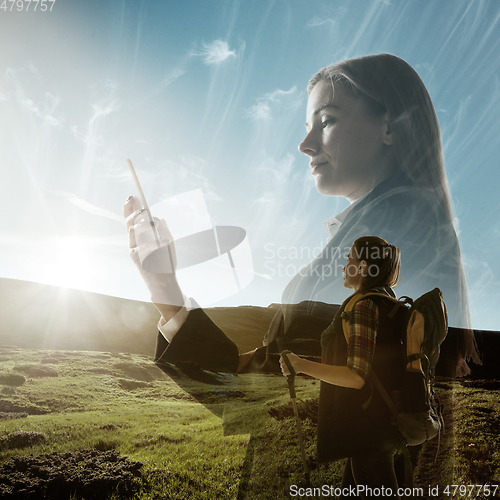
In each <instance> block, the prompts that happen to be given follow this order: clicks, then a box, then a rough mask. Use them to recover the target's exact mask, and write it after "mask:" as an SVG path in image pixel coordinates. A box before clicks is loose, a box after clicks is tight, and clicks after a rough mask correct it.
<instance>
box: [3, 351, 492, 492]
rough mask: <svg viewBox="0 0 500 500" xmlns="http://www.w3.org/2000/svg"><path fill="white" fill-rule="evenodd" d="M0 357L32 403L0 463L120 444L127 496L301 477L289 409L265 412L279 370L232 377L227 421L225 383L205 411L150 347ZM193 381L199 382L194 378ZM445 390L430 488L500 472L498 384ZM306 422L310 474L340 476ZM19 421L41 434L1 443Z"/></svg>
mask: <svg viewBox="0 0 500 500" xmlns="http://www.w3.org/2000/svg"><path fill="white" fill-rule="evenodd" d="M0 359H1V360H2V367H1V369H0V372H1V373H4V374H12V373H19V374H24V375H25V376H26V379H27V380H26V382H25V383H24V384H23V385H20V386H17V387H14V386H8V385H4V386H0V388H1V394H0V401H2V402H8V403H11V404H13V405H15V406H17V407H18V408H19V409H20V410H22V409H25V410H27V411H28V412H31V413H33V412H36V413H39V414H37V415H29V416H28V417H27V418H20V419H11V420H0V463H3V462H5V461H7V460H9V459H10V458H11V457H13V456H23V455H29V454H33V455H39V454H46V453H51V452H67V451H76V450H83V449H89V448H96V449H98V450H103V451H104V450H116V451H117V452H119V453H120V454H122V455H124V456H127V457H129V458H130V459H131V460H137V461H140V462H142V463H144V467H143V474H142V478H141V479H138V481H139V482H141V484H142V487H141V489H140V490H139V492H138V493H137V494H136V495H135V496H134V497H133V498H136V499H139V500H145V499H148V500H151V499H156V500H163V499H183V500H184V499H189V498H195V499H217V500H224V499H235V498H237V494H238V489H239V487H240V485H245V487H246V490H247V491H248V492H249V493H248V498H250V499H252V500H253V499H257V500H259V499H262V500H265V499H281V498H290V496H289V488H290V485H292V484H297V485H304V477H303V474H302V464H301V459H300V454H299V450H298V443H297V434H296V428H295V420H294V418H292V417H288V418H285V419H284V420H280V421H278V420H276V419H275V418H272V417H271V416H269V414H268V410H269V409H271V408H276V407H281V405H284V404H286V403H288V402H289V395H288V390H287V386H286V382H285V380H284V379H283V378H282V377H280V376H273V375H267V376H266V375H262V376H257V377H254V376H251V377H241V376H240V377H232V378H228V379H227V380H230V381H231V386H230V389H231V391H233V396H234V395H236V396H238V397H229V398H223V399H224V401H226V403H227V402H228V401H229V403H231V405H232V411H229V409H228V405H227V404H226V406H225V415H224V425H222V424H221V419H220V418H218V417H217V416H215V415H214V413H217V411H219V410H221V408H222V407H221V406H217V405H216V403H217V402H218V401H220V399H221V398H222V396H221V387H222V386H218V385H215V384H214V385H213V386H205V387H209V390H208V391H205V395H204V396H205V398H206V400H207V402H208V403H210V404H211V405H215V406H210V405H209V404H208V403H207V406H208V407H209V408H211V409H212V411H213V412H211V411H209V409H207V407H205V406H204V405H202V404H200V403H198V402H196V401H195V400H194V399H193V398H192V397H191V396H190V395H188V394H187V393H186V392H184V391H183V390H182V389H181V388H180V387H179V385H178V384H177V383H175V382H173V381H172V380H171V379H170V378H169V377H167V376H166V375H165V374H164V373H163V372H161V371H160V370H159V369H158V368H157V367H155V366H154V365H153V364H152V362H151V359H149V358H148V357H145V356H141V355H127V354H111V353H96V352H69V351H67V352H54V351H36V350H24V349H15V348H13V349H7V348H3V349H0ZM36 364H43V365H45V366H50V367H52V368H54V369H55V370H56V371H57V372H58V376H57V377H42V378H35V377H30V376H29V370H28V368H29V366H28V368H27V367H26V366H23V365H36ZM5 380H8V378H7V379H5ZM179 383H181V382H179ZM182 383H187V384H188V385H189V382H186V381H184V382H182ZM297 386H298V395H299V398H301V399H303V400H307V399H310V398H313V397H315V396H317V393H318V384H317V383H316V382H315V381H311V380H306V379H300V378H299V379H298V380H297ZM188 390H189V391H190V392H191V393H197V391H198V392H199V384H196V383H193V385H192V387H188ZM440 391H441V392H442V393H443V394H444V395H445V396H446V397H448V399H449V400H450V401H451V400H453V413H452V412H451V411H450V415H451V416H450V415H449V416H448V417H447V418H448V420H450V419H452V418H453V420H454V421H455V424H454V425H452V428H453V431H454V432H451V433H448V434H447V437H446V438H444V437H443V439H442V442H441V445H440V453H439V457H438V458H439V460H438V462H437V463H438V464H439V466H438V465H436V464H435V463H434V462H433V459H434V451H433V450H434V449H435V448H433V447H435V443H431V444H430V445H429V446H428V449H424V452H425V453H422V457H423V458H422V459H421V462H422V463H420V464H419V468H418V470H417V474H416V481H417V483H419V484H422V485H425V488H426V491H427V485H429V484H440V485H443V484H447V483H448V482H450V484H484V483H490V484H492V483H495V482H496V483H499V482H500V481H499V479H500V474H499V468H498V464H499V463H500V460H499V459H500V456H499V451H498V450H499V445H500V438H499V432H498V431H499V430H500V429H499V425H498V422H499V421H500V420H499V417H500V409H499V408H498V391H494V390H482V389H475V388H472V387H463V386H462V385H460V384H459V383H457V382H455V383H449V384H443V386H442V387H441V388H440ZM222 392H224V391H222ZM452 395H453V398H451V396H452ZM448 407H449V408H451V406H450V405H449V404H448ZM0 411H1V410H0ZM302 428H303V433H304V438H305V444H306V453H307V457H308V463H309V467H310V470H311V483H312V484H313V485H315V486H321V485H323V484H329V485H334V486H335V485H338V483H339V481H340V477H341V469H342V463H341V462H338V463H335V464H327V465H319V464H318V463H317V462H316V458H315V457H316V427H315V425H314V424H313V422H312V421H311V420H309V419H304V420H303V422H302ZM19 431H25V432H37V433H40V434H42V435H43V436H44V437H45V439H44V441H43V442H39V443H38V444H35V445H34V446H30V447H25V448H22V447H18V448H11V447H9V446H6V443H7V439H8V436H10V435H12V434H13V433H15V432H19ZM2 443H3V445H2ZM453 456H454V461H453V460H452V458H453ZM431 457H432V458H431ZM450 464H451V465H450ZM110 498H112V495H110ZM457 498H458V497H457Z"/></svg>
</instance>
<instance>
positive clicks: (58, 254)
mask: <svg viewBox="0 0 500 500" xmlns="http://www.w3.org/2000/svg"><path fill="white" fill-rule="evenodd" d="M91 246H92V244H91V242H90V241H89V240H88V239H87V238H85V237H81V236H60V237H57V238H54V239H53V240H52V241H51V245H50V251H49V254H48V255H47V256H46V262H45V263H44V264H43V282H45V283H48V284H51V285H56V286H61V287H65V288H78V289H86V288H89V286H90V285H91V284H92V282H93V281H94V280H95V278H96V277H97V273H96V270H95V266H93V264H92V259H91V258H90V253H91Z"/></svg>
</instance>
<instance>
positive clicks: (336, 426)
mask: <svg viewBox="0 0 500 500" xmlns="http://www.w3.org/2000/svg"><path fill="white" fill-rule="evenodd" d="M400 262H401V255H400V251H399V249H398V248H397V247H395V246H394V245H390V244H388V242H387V241H385V240H383V239H382V238H378V237H375V236H366V237H361V238H358V239H357V240H356V241H355V242H354V244H353V245H352V247H351V249H350V251H349V254H348V259H347V264H346V266H345V267H344V286H345V287H346V288H351V289H353V290H354V293H353V294H352V295H351V296H350V297H348V298H347V299H346V300H345V301H344V303H343V304H342V306H341V307H340V309H339V310H338V312H337V314H336V315H335V317H334V319H333V322H332V323H331V325H330V326H329V327H328V328H327V329H326V330H325V331H324V332H323V334H322V338H321V343H322V363H318V362H314V361H311V360H309V359H306V358H303V357H299V356H297V355H295V354H292V353H288V354H287V355H286V356H287V358H288V361H289V363H290V365H291V367H292V368H293V370H294V372H295V373H297V374H298V373H303V374H306V375H309V376H312V377H314V378H317V379H319V380H321V390H320V399H319V417H318V460H319V461H320V462H329V461H333V460H338V459H342V458H347V462H346V465H345V469H344V474H343V479H342V486H341V488H349V486H356V487H359V488H360V489H361V491H359V493H360V498H362V499H365V498H372V496H370V494H369V492H370V489H371V491H376V492H378V493H379V492H380V491H381V489H380V488H382V487H384V488H385V490H386V491H387V489H388V488H390V489H391V490H392V493H393V495H394V498H399V496H396V493H397V489H398V482H397V479H396V473H395V470H394V455H395V454H396V452H397V451H398V450H401V449H403V448H404V447H405V444H406V443H405V440H404V439H403V437H402V435H401V433H400V432H399V430H398V428H397V426H396V425H394V423H395V422H394V419H393V415H392V414H391V411H390V409H389V407H388V405H387V402H386V401H384V398H383V396H382V395H381V393H380V391H379V390H377V388H376V387H374V384H373V374H374V373H376V377H377V379H378V381H380V383H381V385H382V386H383V388H384V389H385V390H386V391H387V393H389V394H393V393H394V392H395V391H401V390H402V383H403V380H404V377H405V372H406V370H407V345H406V338H403V336H402V332H401V327H402V325H403V323H404V321H406V320H407V318H404V317H403V318H402V317H401V315H403V316H404V315H405V313H406V312H407V309H406V308H405V307H401V308H399V307H398V305H397V304H395V300H394V299H395V294H394V292H393V287H395V286H396V285H397V283H398V280H399V272H400ZM365 296H366V297H365ZM395 305H396V309H395ZM346 309H350V311H349V312H346ZM393 311H395V313H396V314H394V313H393ZM391 313H392V314H393V316H392V317H391ZM402 322H403V323H402ZM404 324H406V323H404ZM404 333H406V331H405V332H404ZM422 340H423V339H422ZM408 347H409V349H410V350H411V349H414V350H415V351H417V352H419V351H420V345H418V347H417V346H408ZM419 362H420V361H419V359H416V360H414V361H411V362H410V364H409V365H408V368H409V369H410V370H415V371H417V372H420V365H419ZM412 364H413V366H412ZM281 369H282V372H283V374H284V375H286V376H289V375H290V370H289V368H288V367H287V364H286V363H285V360H284V359H283V358H282V359H281ZM420 373H421V372H420ZM377 488H378V489H377ZM366 492H368V494H366ZM378 496H380V494H378V495H374V496H373V498H375V497H378ZM391 496H392V495H391ZM350 498H352V497H350Z"/></svg>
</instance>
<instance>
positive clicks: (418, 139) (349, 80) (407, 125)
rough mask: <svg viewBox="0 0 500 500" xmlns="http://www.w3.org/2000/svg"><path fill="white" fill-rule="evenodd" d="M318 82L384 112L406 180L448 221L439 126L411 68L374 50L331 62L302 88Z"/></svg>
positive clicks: (399, 60)
mask: <svg viewBox="0 0 500 500" xmlns="http://www.w3.org/2000/svg"><path fill="white" fill-rule="evenodd" d="M321 80H329V81H330V82H331V83H332V87H334V86H335V85H336V84H339V85H341V87H342V89H344V90H346V91H348V92H350V93H351V94H353V95H355V96H356V97H358V98H359V99H361V100H362V101H363V102H364V103H365V105H366V108H367V110H368V111H370V112H372V113H374V114H384V113H386V112H387V113H388V116H389V122H390V125H391V129H392V134H393V137H394V143H393V146H392V147H393V151H394V156H395V159H396V161H397V163H398V165H399V167H400V168H401V170H402V171H403V172H404V173H405V174H406V175H407V177H408V178H409V179H410V180H411V182H412V183H413V184H414V185H415V186H417V187H420V188H423V189H425V190H427V191H429V192H431V193H432V194H433V195H434V196H435V197H436V198H437V200H439V202H440V204H441V205H442V206H443V208H444V210H445V212H446V214H447V215H448V217H449V219H450V221H453V217H452V208H451V201H450V200H451V199H450V194H449V190H448V186H447V182H446V174H445V169H444V159H443V148H442V142H441V129H440V127H439V122H438V119H437V115H436V111H435V110H434V105H433V104H432V100H431V98H430V96H429V93H428V92H427V89H426V87H425V85H424V83H423V82H422V80H421V79H420V77H419V76H418V74H417V73H416V71H415V70H414V69H413V68H412V67H411V66H410V65H409V64H408V63H407V62H406V61H403V59H400V58H399V57H396V56H393V55H390V54H377V55H370V56H365V57H359V58H355V59H347V60H345V61H341V62H338V63H336V64H332V65H331V66H327V67H326V68H323V69H321V70H320V71H318V73H316V75H314V76H313V77H312V78H311V80H310V81H309V85H308V87H307V92H308V93H309V94H310V93H311V91H312V89H313V88H314V86H315V85H316V84H317V83H318V82H319V81H321Z"/></svg>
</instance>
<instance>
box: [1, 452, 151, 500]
mask: <svg viewBox="0 0 500 500" xmlns="http://www.w3.org/2000/svg"><path fill="white" fill-rule="evenodd" d="M142 465H143V464H142V463H141V462H133V461H131V460H128V459H127V458H125V457H122V456H120V455H119V454H118V453H117V452H114V451H105V452H102V451H98V450H95V449H91V450H81V451H76V452H67V453H50V454H47V455H37V456H28V457H13V458H12V459H11V460H10V461H9V462H7V463H5V464H3V465H2V467H0V498H2V499H5V500H14V499H18V498H23V499H30V500H31V499H33V500H45V499H55V498H72V499H75V500H76V499H85V500H105V499H108V498H110V497H111V496H112V495H113V494H114V495H116V498H132V497H133V496H134V494H135V493H137V492H138V491H139V490H140V489H144V488H147V484H146V483H147V481H146V480H145V479H143V478H142V477H141V468H142Z"/></svg>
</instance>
